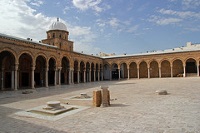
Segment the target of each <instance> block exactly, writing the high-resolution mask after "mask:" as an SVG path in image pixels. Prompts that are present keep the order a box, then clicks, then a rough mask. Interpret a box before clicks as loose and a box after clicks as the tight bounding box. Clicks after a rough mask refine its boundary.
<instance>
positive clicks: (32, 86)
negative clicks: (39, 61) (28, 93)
mask: <svg viewBox="0 0 200 133" xmlns="http://www.w3.org/2000/svg"><path fill="white" fill-rule="evenodd" d="M34 71H35V67H34V66H33V67H31V88H32V89H34V88H35V80H34Z"/></svg>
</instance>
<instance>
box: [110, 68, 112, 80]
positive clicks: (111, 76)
mask: <svg viewBox="0 0 200 133" xmlns="http://www.w3.org/2000/svg"><path fill="white" fill-rule="evenodd" d="M110 80H112V69H110Z"/></svg>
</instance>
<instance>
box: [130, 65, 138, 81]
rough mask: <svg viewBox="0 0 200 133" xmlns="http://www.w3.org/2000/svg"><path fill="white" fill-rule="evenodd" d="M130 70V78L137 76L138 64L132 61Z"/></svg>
mask: <svg viewBox="0 0 200 133" xmlns="http://www.w3.org/2000/svg"><path fill="white" fill-rule="evenodd" d="M129 71H130V78H137V77H138V75H137V64H136V63H135V62H132V63H131V64H130V66H129Z"/></svg>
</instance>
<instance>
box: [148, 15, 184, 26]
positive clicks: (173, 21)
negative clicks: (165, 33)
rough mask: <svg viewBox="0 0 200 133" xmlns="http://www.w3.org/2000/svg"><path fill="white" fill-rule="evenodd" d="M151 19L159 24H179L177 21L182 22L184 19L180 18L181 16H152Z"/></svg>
mask: <svg viewBox="0 0 200 133" xmlns="http://www.w3.org/2000/svg"><path fill="white" fill-rule="evenodd" d="M149 21H150V22H154V23H156V24H158V25H169V24H177V23H179V22H181V21H182V19H179V18H163V17H157V16H151V18H150V19H149Z"/></svg>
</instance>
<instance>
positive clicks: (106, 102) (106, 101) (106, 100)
mask: <svg viewBox="0 0 200 133" xmlns="http://www.w3.org/2000/svg"><path fill="white" fill-rule="evenodd" d="M101 89H102V90H101V93H102V107H108V106H110V92H109V90H108V87H101Z"/></svg>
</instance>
